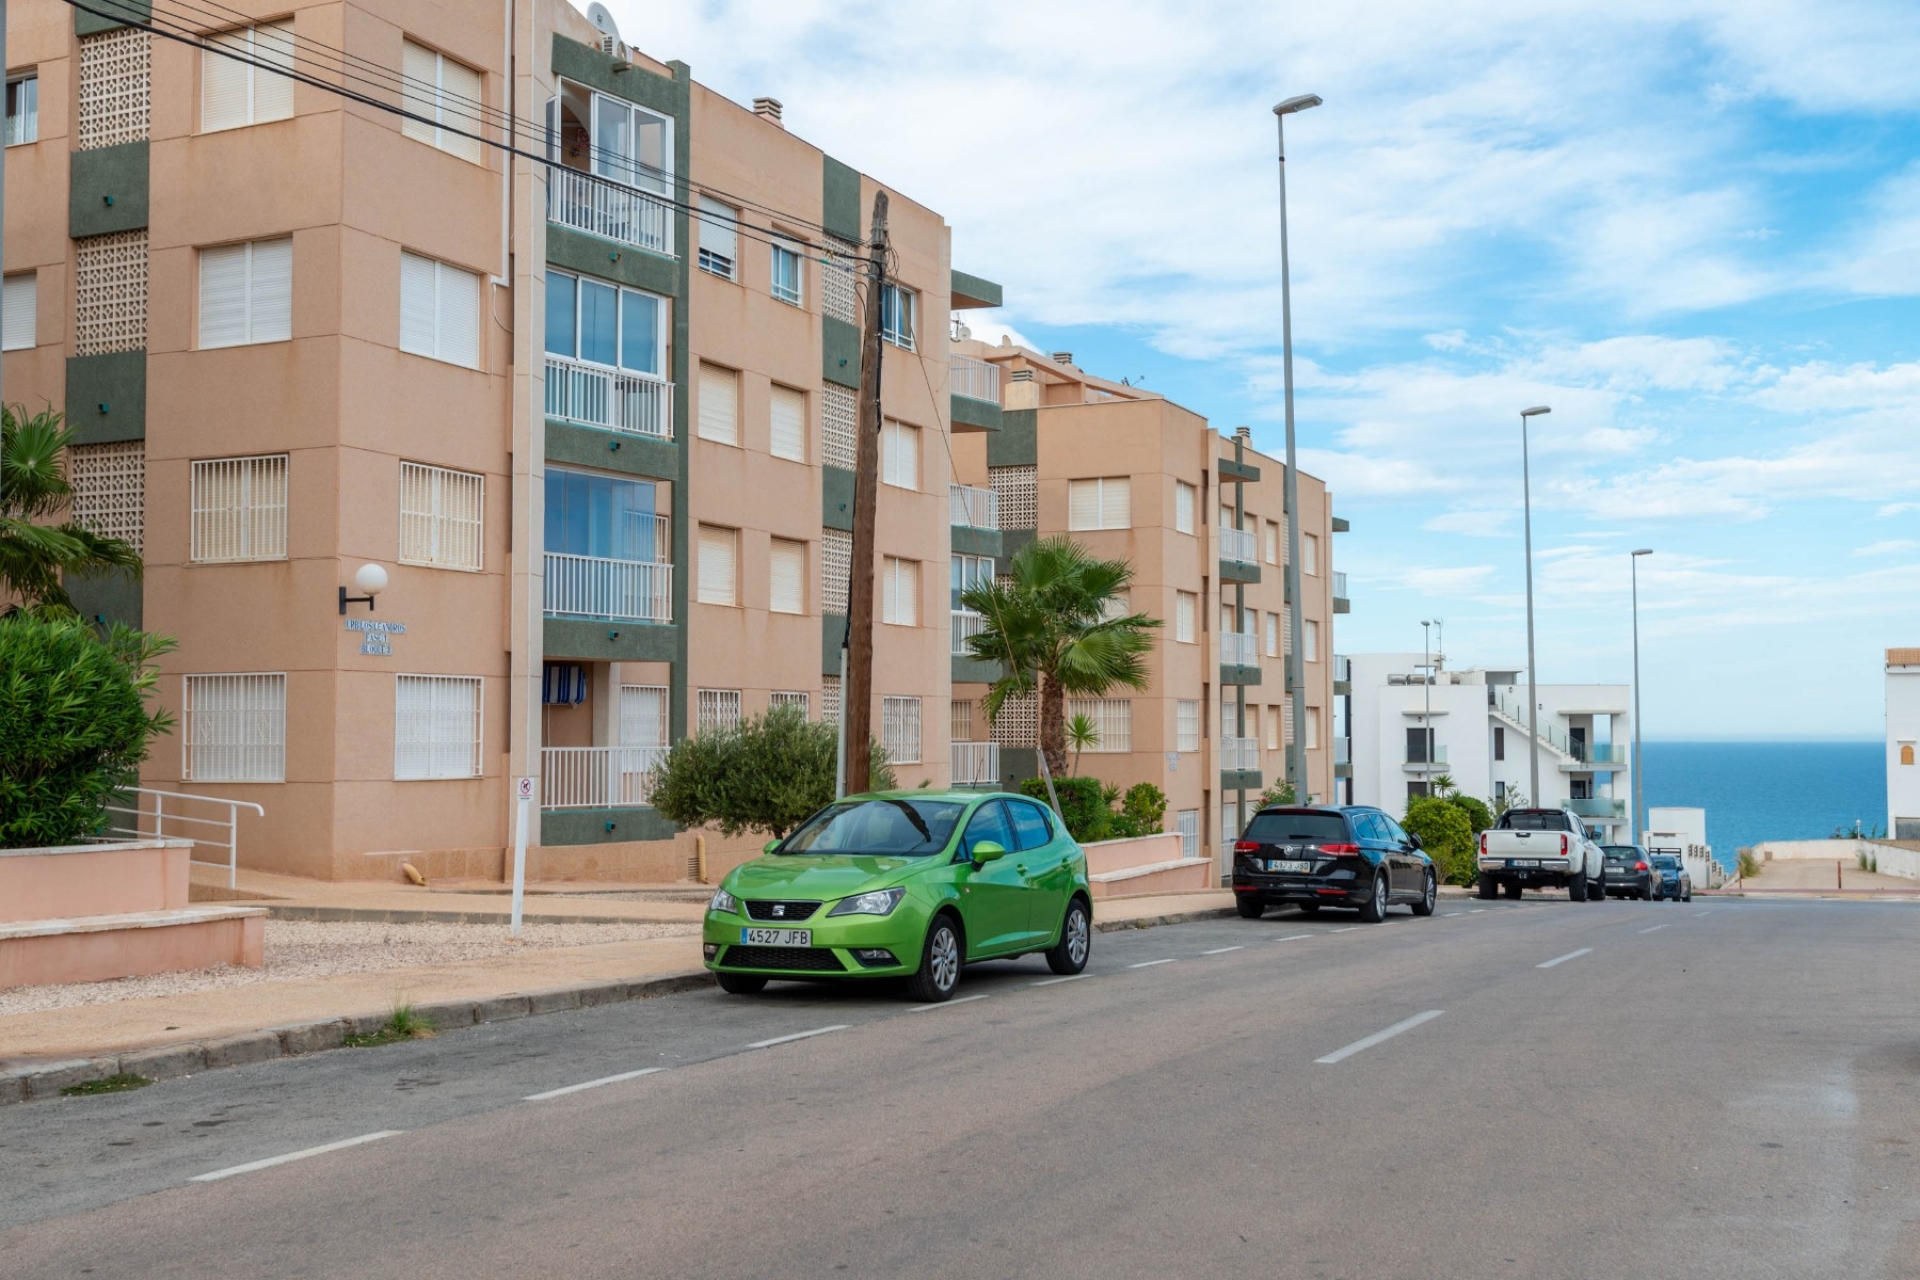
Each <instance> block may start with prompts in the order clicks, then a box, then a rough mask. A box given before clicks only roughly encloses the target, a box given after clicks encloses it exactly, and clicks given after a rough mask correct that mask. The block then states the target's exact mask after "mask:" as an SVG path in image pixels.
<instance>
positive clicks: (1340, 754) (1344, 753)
mask: <svg viewBox="0 0 1920 1280" xmlns="http://www.w3.org/2000/svg"><path fill="white" fill-rule="evenodd" d="M1333 762H1334V763H1335V764H1352V763H1353V739H1352V738H1335V739H1334V740H1333Z"/></svg>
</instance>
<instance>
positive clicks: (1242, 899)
mask: <svg viewBox="0 0 1920 1280" xmlns="http://www.w3.org/2000/svg"><path fill="white" fill-rule="evenodd" d="M1233 906H1234V909H1235V910H1236V911H1238V912H1239V913H1240V918H1241V919H1242V920H1258V919H1259V918H1260V917H1261V916H1263V915H1265V914H1267V904H1266V903H1264V902H1262V901H1260V899H1258V898H1256V897H1254V896H1253V895H1251V894H1245V893H1243V894H1237V895H1235V897H1234V899H1233Z"/></svg>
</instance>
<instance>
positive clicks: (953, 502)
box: [947, 484, 1000, 529]
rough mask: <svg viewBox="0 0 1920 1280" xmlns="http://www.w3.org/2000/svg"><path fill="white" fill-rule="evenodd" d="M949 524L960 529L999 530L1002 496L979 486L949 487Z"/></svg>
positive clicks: (953, 485)
mask: <svg viewBox="0 0 1920 1280" xmlns="http://www.w3.org/2000/svg"><path fill="white" fill-rule="evenodd" d="M947 523H948V524H950V525H952V526H954V527H955V528H958V529H998V528H999V527H1000V495H999V494H997V493H995V492H994V491H993V490H991V489H982V488H980V487H978V486H977V485H970V484H950V485H948V486H947Z"/></svg>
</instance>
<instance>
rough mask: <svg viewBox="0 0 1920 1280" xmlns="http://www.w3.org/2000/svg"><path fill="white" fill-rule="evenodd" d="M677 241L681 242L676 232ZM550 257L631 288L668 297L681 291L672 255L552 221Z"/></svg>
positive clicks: (677, 265) (572, 268)
mask: <svg viewBox="0 0 1920 1280" xmlns="http://www.w3.org/2000/svg"><path fill="white" fill-rule="evenodd" d="M674 242H675V243H676V244H677V243H679V236H678V234H677V233H676V235H675V238H674ZM547 261H548V262H550V263H552V264H553V265H554V266H556V267H565V268H566V269H567V270H569V271H578V272H579V273H580V274H581V275H587V276H597V277H599V278H600V279H602V280H611V281H613V282H614V283H615V284H624V285H626V286H627V287H628V288H630V289H640V290H643V291H645V292H647V293H659V294H664V295H666V296H667V297H678V296H679V294H680V263H679V262H677V261H676V260H674V259H673V258H665V257H662V256H660V255H659V254H657V253H649V252H648V251H647V250H645V249H642V248H640V247H639V246H638V245H631V244H621V243H619V242H618V241H615V240H603V239H601V238H600V237H599V236H596V235H589V234H588V233H586V232H585V231H576V230H575V229H574V228H572V227H562V226H558V225H556V224H554V223H551V222H549V223H548V224H547Z"/></svg>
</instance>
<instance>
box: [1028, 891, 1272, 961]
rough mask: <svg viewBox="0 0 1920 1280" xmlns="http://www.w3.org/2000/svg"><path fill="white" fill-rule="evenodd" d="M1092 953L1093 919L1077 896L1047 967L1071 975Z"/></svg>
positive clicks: (1064, 921)
mask: <svg viewBox="0 0 1920 1280" xmlns="http://www.w3.org/2000/svg"><path fill="white" fill-rule="evenodd" d="M1241 914H1242V915H1244V914H1246V913H1245V912H1242V913H1241ZM1092 954H1093V919H1092V917H1091V916H1089V915H1088V914H1087V904H1086V903H1084V902H1082V901H1081V900H1080V899H1078V898H1075V899H1074V900H1073V901H1072V902H1069V903H1068V904H1067V914H1066V918H1065V919H1063V920H1062V921H1061V922H1060V941H1058V942H1056V943H1054V944H1053V946H1052V947H1051V948H1049V949H1048V951H1047V968H1049V969H1051V970H1053V971H1054V972H1055V973H1058V974H1061V975H1063V976H1068V977H1071V976H1072V975H1073V974H1076V973H1079V972H1080V971H1081V970H1082V969H1084V968H1086V967H1087V957H1088V956H1090V955H1092Z"/></svg>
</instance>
